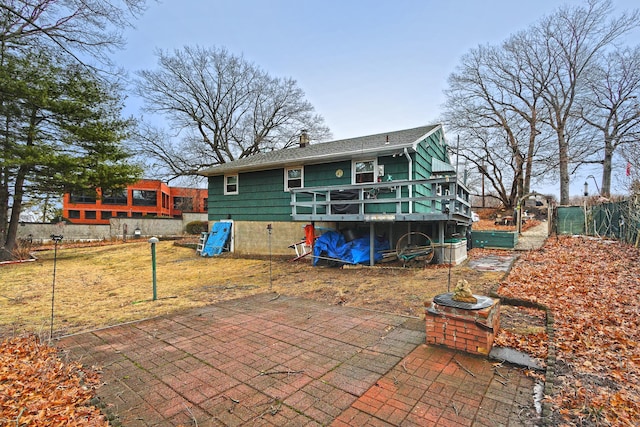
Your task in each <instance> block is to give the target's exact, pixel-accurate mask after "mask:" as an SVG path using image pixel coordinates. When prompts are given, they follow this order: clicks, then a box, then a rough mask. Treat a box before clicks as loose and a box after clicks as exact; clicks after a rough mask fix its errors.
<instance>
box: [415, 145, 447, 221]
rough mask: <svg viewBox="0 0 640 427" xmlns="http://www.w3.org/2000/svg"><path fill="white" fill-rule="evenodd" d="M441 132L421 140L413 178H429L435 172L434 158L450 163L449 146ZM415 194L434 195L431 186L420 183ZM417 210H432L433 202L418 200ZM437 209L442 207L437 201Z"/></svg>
mask: <svg viewBox="0 0 640 427" xmlns="http://www.w3.org/2000/svg"><path fill="white" fill-rule="evenodd" d="M441 138H442V134H441V132H435V133H433V134H431V135H429V136H428V137H427V138H425V140H424V141H421V142H420V144H418V147H417V148H416V152H415V154H414V156H415V157H414V163H413V165H414V166H413V179H429V178H430V177H431V175H432V172H433V166H432V164H433V161H432V159H433V158H436V159H438V160H442V161H445V162H447V163H449V156H448V153H447V147H446V145H445V144H444V143H442V142H441V141H443V140H442V139H441ZM414 192H415V195H416V196H418V197H429V196H432V195H433V194H432V190H431V188H429V187H427V186H424V185H420V186H416V187H415V188H414ZM414 209H415V211H416V212H424V213H428V212H431V209H432V208H431V204H425V203H420V202H416V203H415V205H414ZM436 209H440V203H437V205H436Z"/></svg>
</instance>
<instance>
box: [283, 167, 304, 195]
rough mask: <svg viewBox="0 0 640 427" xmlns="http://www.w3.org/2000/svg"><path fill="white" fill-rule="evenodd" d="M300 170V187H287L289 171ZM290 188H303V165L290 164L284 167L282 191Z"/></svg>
mask: <svg viewBox="0 0 640 427" xmlns="http://www.w3.org/2000/svg"><path fill="white" fill-rule="evenodd" d="M298 169H299V170H300V187H289V171H291V170H298ZM291 188H304V166H291V167H289V168H284V191H289V190H290V189H291Z"/></svg>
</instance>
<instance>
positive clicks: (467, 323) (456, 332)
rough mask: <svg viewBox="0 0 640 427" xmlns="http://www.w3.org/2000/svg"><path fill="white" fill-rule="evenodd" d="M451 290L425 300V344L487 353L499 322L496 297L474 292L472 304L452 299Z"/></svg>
mask: <svg viewBox="0 0 640 427" xmlns="http://www.w3.org/2000/svg"><path fill="white" fill-rule="evenodd" d="M452 296H453V293H447V294H440V295H437V296H436V297H435V298H434V299H433V301H432V302H431V303H428V302H425V306H426V307H427V309H426V327H427V344H437V345H443V346H445V347H449V348H452V349H456V350H462V351H465V352H467V353H473V354H481V355H488V354H489V352H490V351H491V346H492V345H493V340H494V338H495V336H496V333H497V332H498V328H499V326H500V301H499V300H497V299H493V298H489V297H485V296H478V295H474V296H475V297H476V298H477V300H478V302H477V303H475V304H471V303H465V302H458V301H454V300H453V299H452Z"/></svg>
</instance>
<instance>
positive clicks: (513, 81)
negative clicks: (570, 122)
mask: <svg viewBox="0 0 640 427" xmlns="http://www.w3.org/2000/svg"><path fill="white" fill-rule="evenodd" d="M526 44H527V41H526V34H520V35H518V36H514V37H512V38H511V39H510V40H508V41H507V42H505V43H504V44H503V45H501V46H499V47H493V46H480V47H478V48H476V49H473V50H472V51H471V52H470V53H468V54H467V55H465V56H464V57H463V58H462V64H461V65H460V66H459V67H458V68H457V70H456V72H454V73H452V74H451V75H450V77H449V88H448V90H447V91H446V94H447V102H446V104H445V113H444V115H445V121H446V122H447V123H448V125H449V126H450V127H451V130H453V131H456V132H458V133H462V134H463V135H464V140H465V143H464V144H463V147H464V148H463V150H462V152H461V156H463V157H465V158H466V159H467V160H469V161H470V162H471V163H473V164H475V165H476V166H477V167H478V171H479V172H480V174H482V175H483V176H484V177H485V179H486V180H488V182H489V184H490V186H492V187H493V189H494V191H495V194H497V195H498V197H499V199H500V200H501V202H502V203H503V204H504V205H505V206H506V207H513V206H515V204H516V202H517V200H518V198H519V197H521V196H522V195H524V194H527V193H529V191H530V185H531V179H532V175H533V172H534V170H533V160H534V157H535V155H536V154H537V152H538V150H539V142H538V140H539V139H538V136H539V134H540V133H541V132H540V131H539V130H538V128H539V127H540V126H541V124H542V123H541V121H540V120H541V117H540V112H541V111H540V110H541V108H540V106H541V104H542V102H541V95H540V89H539V87H540V82H541V81H544V78H545V76H544V75H542V71H540V70H538V69H534V68H531V67H529V66H528V64H527V58H526V57H523V56H522V55H521V53H522V50H523V47H524V46H526ZM507 180H508V181H507Z"/></svg>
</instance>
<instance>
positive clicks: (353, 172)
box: [351, 159, 378, 184]
mask: <svg viewBox="0 0 640 427" xmlns="http://www.w3.org/2000/svg"><path fill="white" fill-rule="evenodd" d="M367 162H372V163H373V172H372V173H373V181H367V182H356V176H357V171H356V164H358V163H367ZM377 174H378V159H358V160H353V161H352V162H351V183H352V184H371V183H374V182H377V181H378V177H377Z"/></svg>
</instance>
